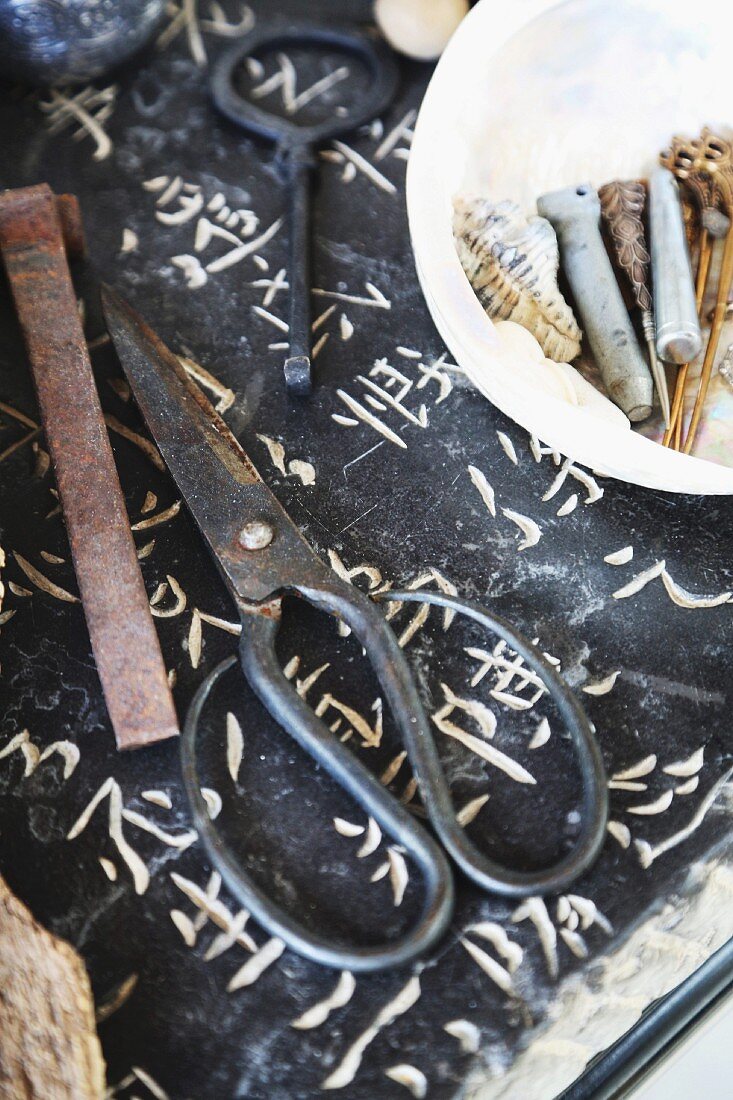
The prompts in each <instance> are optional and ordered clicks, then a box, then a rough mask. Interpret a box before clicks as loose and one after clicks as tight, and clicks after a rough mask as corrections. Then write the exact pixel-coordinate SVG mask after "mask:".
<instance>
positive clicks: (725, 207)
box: [659, 126, 733, 237]
mask: <svg viewBox="0 0 733 1100" xmlns="http://www.w3.org/2000/svg"><path fill="white" fill-rule="evenodd" d="M659 160H660V163H661V164H662V165H663V166H664V167H665V168H669V169H670V171H671V172H673V173H674V175H675V176H676V177H677V179H678V180H682V181H684V183H685V184H686V186H687V187H688V188H689V190H690V191H691V193H692V195H693V197H694V199H695V202H696V204H697V206H698V209H699V210H700V213H701V220H702V224H703V225H704V226H705V228H706V229H707V230H708V231H709V232H710V233H711V234H712V235H713V236H716V237H717V236H724V235H725V233H726V232H727V230H728V223H727V222H723V221H722V219H721V217H720V214H721V213H722V214H723V215H725V216H726V217H727V218H728V219H730V218H731V217H733V147H731V143H730V142H729V141H727V140H726V139H725V138H723V137H721V136H720V135H719V134H715V133H713V131H712V130H711V129H710V128H709V127H707V126H706V127H705V128H704V129H703V131H702V133H701V134H700V137H698V138H689V139H688V138H682V137H679V136H677V137H674V138H673V139H672V142H671V144H670V147H669V148H668V149H665V150H664V152H662V153H661V154H660V157H659Z"/></svg>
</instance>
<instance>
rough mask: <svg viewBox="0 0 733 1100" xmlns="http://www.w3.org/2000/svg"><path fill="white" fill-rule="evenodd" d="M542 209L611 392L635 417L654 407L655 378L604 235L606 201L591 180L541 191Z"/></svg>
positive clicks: (609, 393) (615, 400)
mask: <svg viewBox="0 0 733 1100" xmlns="http://www.w3.org/2000/svg"><path fill="white" fill-rule="evenodd" d="M537 210H538V211H539V213H540V214H541V215H542V217H543V218H547V220H548V221H549V222H550V223H551V224H552V226H553V227H554V229H555V232H556V233H557V238H558V243H559V245H560V258H561V261H562V266H563V270H564V271H565V274H566V276H567V279H568V282H569V283H570V289H571V290H572V292H573V297H574V299H575V305H576V307H577V310H578V313H579V314H580V318H581V322H582V325H583V328H584V329H585V332H586V335H587V337H588V342H589V344H590V347H591V350H592V352H593V355H594V356H595V359H596V362H597V364H598V367H599V369H600V372H601V376H602V378H603V381H604V384H605V386H606V389H607V390H608V396H609V397H610V398H611V400H612V401H614V402H615V404H617V405H618V406H619V408H620V409H622V410H623V412H625V413H626V415H627V416H628V418H629V420H632V421H639V420H645V419H646V418H647V417H648V416H649V414H650V413H651V411H652V376H651V373H650V371H649V367H648V366H647V364H646V360H645V358H644V356H643V354H642V351H641V348H640V347H639V341H638V340H637V337H636V332H635V331H634V326H633V325H632V323H631V318H630V317H629V314H628V311H627V309H626V306H625V304H624V300H623V297H622V295H621V291H620V290H619V286H618V283H617V282H616V276H615V274H614V271H613V268H612V266H611V261H610V260H609V258H608V254H607V252H606V248H605V245H604V243H603V238H602V237H601V204H600V200H599V198H598V195H597V193H596V192H595V190H594V189H593V188H592V187H591V185H590V184H589V183H584V184H581V185H580V186H578V187H566V188H564V189H563V190H562V191H553V192H551V193H549V194H546V195H541V196H540V198H539V199H538V200H537Z"/></svg>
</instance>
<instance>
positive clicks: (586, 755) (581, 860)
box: [380, 590, 608, 898]
mask: <svg viewBox="0 0 733 1100" xmlns="http://www.w3.org/2000/svg"><path fill="white" fill-rule="evenodd" d="M380 599H383V600H397V601H400V602H407V603H429V604H433V605H435V606H437V607H444V608H447V609H449V610H451V611H456V612H458V613H459V614H461V615H466V616H467V617H468V618H471V619H473V620H474V621H475V622H477V623H479V625H480V626H483V627H485V628H486V630H488V631H490V632H491V633H493V634H498V636H499V637H500V638H503V640H504V641H505V642H507V643H508V645H510V646H511V648H512V649H513V650H514V651H515V653H518V654H519V655H520V656H521V657H522V658H523V659H524V661H525V662H526V665H527V667H528V668H529V669H531V670H532V671H534V672H536V673H537V675H538V676H539V678H540V679H541V680H542V682H543V684H544V685H545V687H546V689H547V693H548V695H549V696H550V698H551V699H552V700H553V702H554V703H555V706H556V707H557V709H558V711H559V713H560V716H561V718H562V720H563V723H564V725H565V729H566V730H567V732H568V734H569V735H570V739H571V741H572V743H573V749H574V751H575V754H576V758H577V761H578V765H579V770H580V777H581V784H582V791H583V803H582V812H581V821H580V830H579V833H578V836H577V837H576V839H575V841H574V843H573V845H572V847H571V849H570V850H569V851H568V852H567V853H566V854H565V855H564V856H562V857H561V858H560V859H559V860H558V861H557V862H556V863H555V864H553V865H552V866H550V867H543V868H541V869H539V870H534V871H523V870H520V869H518V868H512V867H506V866H503V865H502V864H499V863H497V862H495V861H494V860H492V859H490V858H489V857H488V856H486V855H485V854H484V853H483V852H481V851H480V850H479V849H478V848H477V846H476V845H475V844H474V843H473V841H472V840H471V839H470V838H469V837H468V836H467V835H466V833H465V831H464V830H463V828H461V826H460V825H459V823H458V821H457V819H456V814H455V810H454V809H453V804H452V801H451V795H450V790H449V787H448V783H447V780H446V778H445V773H444V772H443V769H442V767H441V766H440V759H439V756H438V752H437V749H436V746H435V742H434V740H433V738H432V737H431V736H430V735H427V736H426V735H425V732H424V733H423V736H417V737H415V739H414V743H413V745H412V746H410V745H408V746H407V751H408V756H409V757H410V760H411V763H412V765H413V769H414V771H415V774H416V776H417V780H418V784H419V787H420V791H421V793H422V798H423V802H424V804H425V807H426V809H427V812H428V817H429V818H430V822H431V824H432V826H433V828H434V829H435V831H436V833H437V834H438V837H439V838H440V840H441V842H442V844H443V846H444V848H445V849H446V851H447V852H448V853H449V855H451V856H452V857H453V859H454V861H455V862H456V864H457V865H458V866H459V867H460V868H461V870H462V871H463V872H464V874H466V875H468V877H469V878H470V879H472V880H473V881H474V882H475V883H476V884H477V885H478V886H480V887H481V888H482V889H484V890H486V891H487V892H488V893H491V894H500V895H503V896H504V897H510V898H524V897H530V896H531V895H533V894H540V895H543V894H553V893H556V892H559V891H562V890H565V889H566V888H567V887H568V886H569V885H570V884H571V883H573V882H575V880H576V879H578V878H579V877H580V876H581V875H582V874H583V873H584V872H585V871H586V870H588V868H589V867H590V866H591V864H592V863H593V862H594V861H595V860H596V858H597V856H598V854H599V852H600V850H601V847H602V846H603V843H604V841H605V838H606V824H607V821H608V783H607V780H606V772H605V768H604V766H603V758H602V756H601V750H600V746H599V744H598V741H597V740H596V737H595V734H594V732H593V727H592V726H591V723H590V721H589V719H588V716H587V715H586V713H585V711H584V710H583V708H582V707H581V705H580V703H579V702H578V700H577V699H576V697H575V695H574V694H573V692H572V691H571V690H570V688H569V687H568V685H567V684H566V683H565V681H564V680H563V679H562V677H561V676H560V674H559V673H558V672H557V670H556V669H555V668H554V666H553V665H551V664H550V662H549V661H548V660H547V658H546V657H545V656H544V654H543V653H542V652H541V651H540V650H539V649H538V648H537V646H536V645H534V644H533V643H532V642H530V640H529V639H528V638H527V637H525V636H524V635H523V634H522V633H521V632H520V631H518V630H517V629H516V628H515V627H513V626H512V625H511V623H509V622H507V621H506V619H502V618H500V617H499V616H498V615H494V614H493V613H492V612H490V611H489V610H488V609H487V608H486V607H483V606H482V605H481V604H479V603H476V602H475V601H474V600H464V599H461V598H460V597H458V596H452V595H449V594H446V593H443V592H429V591H425V590H420V591H396V592H392V591H390V592H385V593H384V595H382V596H380Z"/></svg>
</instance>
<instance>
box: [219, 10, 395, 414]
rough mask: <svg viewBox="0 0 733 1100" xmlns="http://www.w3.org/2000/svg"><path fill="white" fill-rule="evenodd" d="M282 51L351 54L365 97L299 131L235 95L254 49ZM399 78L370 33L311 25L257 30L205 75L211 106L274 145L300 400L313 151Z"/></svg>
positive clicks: (374, 104)
mask: <svg viewBox="0 0 733 1100" xmlns="http://www.w3.org/2000/svg"><path fill="white" fill-rule="evenodd" d="M287 46H300V47H302V46H311V47H319V48H324V47H326V48H328V47H331V48H333V49H334V50H339V51H340V52H343V53H346V54H348V55H351V56H352V57H355V58H356V59H357V60H358V61H360V62H361V63H362V64H363V65H364V66H366V68H367V70H368V73H369V79H370V84H369V88H368V90H367V92H366V94H365V95H364V97H363V98H362V99H361V100H360V101H359V102H358V103H355V104H353V105H352V106H350V107H344V108H343V112H342V113H339V114H336V113H330V114H329V116H328V117H327V118H325V119H324V120H323V121H321V122H318V123H315V124H309V125H303V126H301V125H299V124H298V123H297V122H295V121H291V120H290V119H288V118H284V117H281V116H280V115H276V114H274V113H272V112H269V111H265V110H263V109H262V107H259V106H258V105H257V104H256V103H253V102H252V100H250V99H246V98H245V97H244V96H242V95H240V94H239V92H238V91H237V89H236V87H235V76H236V73H237V70H238V69H239V67H240V65H241V63H242V62H243V61H244V59H245V58H247V57H252V56H254V55H255V54H256V53H257V52H258V51H259V52H263V51H264V50H272V49H279V48H282V47H287ZM397 79H398V70H397V66H396V65H395V62H394V58H393V56H392V54H391V52H390V49H389V47H388V46H387V44H386V42H384V41H383V40H382V39H380V38H379V37H378V36H377V35H376V34H374V33H372V32H370V31H364V32H359V31H356V30H354V29H353V28H348V29H346V28H339V27H318V26H314V25H313V24H312V23H305V24H285V25H280V26H278V25H277V24H275V25H272V24H270V25H269V26H267V25H263V26H258V27H256V28H255V29H254V30H253V31H251V32H250V33H249V34H247V35H245V36H244V37H243V38H241V39H240V40H239V41H238V42H237V44H236V46H234V47H233V48H232V49H231V50H228V51H227V52H226V53H224V54H223V55H222V57H221V58H220V59H219V60H218V61H217V63H216V65H215V66H214V70H213V73H212V77H211V94H212V96H213V99H214V103H215V104H216V106H217V107H218V108H219V110H220V111H221V112H222V113H223V114H224V115H226V117H227V118H229V119H231V121H232V122H235V123H236V124H237V125H238V126H241V127H242V128H243V129H245V130H249V132H250V133H252V134H256V135H257V136H259V137H263V138H266V139H267V140H268V141H271V142H274V143H275V145H276V147H277V152H278V158H279V161H280V167H281V173H282V177H283V180H284V182H285V184H286V185H287V188H288V191H289V193H290V264H289V267H288V282H289V285H290V323H289V341H290V348H289V351H288V358H287V359H286V360H285V367H284V371H285V384H286V386H287V388H288V390H289V392H290V393H293V394H297V395H299V396H306V395H307V394H309V393H310V392H311V388H312V377H311V360H310V337H311V320H310V290H311V279H310V273H311V272H310V233H309V228H308V220H309V207H310V186H311V174H312V172H313V171H314V169H315V166H316V163H317V161H316V149H317V147H318V146H319V145H322V144H323V143H324V142H325V141H330V140H331V139H332V138H335V137H339V136H340V135H341V134H345V133H348V132H349V131H350V130H355V129H356V128H357V127H358V126H361V125H362V124H363V123H365V122H369V120H370V119H373V118H375V117H376V116H377V115H378V114H380V112H381V111H383V110H384V108H385V107H386V106H387V105H388V104H389V102H390V101H391V99H392V98H393V96H394V94H395V90H396V87H397Z"/></svg>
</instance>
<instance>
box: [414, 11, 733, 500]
mask: <svg viewBox="0 0 733 1100" xmlns="http://www.w3.org/2000/svg"><path fill="white" fill-rule="evenodd" d="M502 9H508V10H502ZM732 42H733V5H731V6H728V5H725V6H724V5H721V4H720V3H719V0H697V2H696V3H695V4H694V5H691V4H690V3H689V0H685V2H681V0H569V2H566V3H561V4H557V3H553V2H551V0H515V2H514V3H513V4H512V5H501V6H500V5H497V4H496V3H494V0H481V2H480V3H479V4H478V5H477V6H476V7H475V8H474V9H473V11H472V12H471V13H470V15H469V16H468V17H467V18H466V19H465V20H464V22H463V23H462V24H461V26H460V27H459V30H458V32H457V33H456V35H455V36H454V38H453V39H452V41H451V43H450V44H449V46H448V48H447V50H446V52H445V53H444V55H443V57H442V59H441V61H440V63H439V65H438V68H437V69H436V72H435V75H434V77H433V80H432V82H431V85H430V87H429V89H428V92H427V94H426V97H425V100H424V103H423V107H422V109H421V112H420V117H419V119H418V124H417V128H416V134H415V141H414V143H413V150H412V155H411V159H410V165H409V171H408V213H409V216H410V226H411V232H412V238H413V245H414V248H415V256H416V262H417V267H418V273H419V276H420V279H421V282H422V285H423V289H424V291H425V294H426V298H427V301H428V304H429V306H430V308H431V311H432V313H433V317H434V319H435V321H436V324H437V325H438V328H439V329H440V331H441V334H442V335H443V337H444V339H445V340H446V342H447V343H448V345H449V347H450V349H451V351H452V352H453V354H454V355H455V356H456V359H457V360H458V362H459V363H460V364H461V365H462V366H463V367H464V369H466V371H467V373H468V374H469V375H470V376H471V377H472V379H473V380H474V382H475V383H476V384H477V385H478V386H479V388H480V389H481V390H482V391H483V392H484V393H485V394H486V395H487V396H488V397H489V398H490V399H491V400H492V401H494V402H495V403H496V404H498V405H499V406H500V407H501V408H502V409H503V410H504V411H505V412H507V413H508V414H509V415H510V416H512V417H513V418H514V419H515V420H517V421H518V422H520V423H522V424H523V425H524V426H525V427H526V428H528V430H530V431H531V432H533V433H534V434H536V435H537V436H539V438H541V439H542V440H543V441H545V442H547V443H550V444H552V445H553V446H556V447H557V448H558V449H559V450H561V451H563V453H565V454H569V455H571V456H572V457H573V458H576V459H577V460H578V461H582V462H585V463H587V464H589V465H591V466H592V467H593V468H594V469H596V470H597V471H599V472H601V473H608V474H610V475H612V476H615V477H620V478H622V479H624V480H629V481H634V482H638V483H640V484H646V485H651V486H653V487H656V488H662V489H667V490H671V491H678V492H698V493H699V492H713V493H728V492H733V468H731V467H733V439H730V440H729V438H728V437H733V431H731V428H733V390H731V389H730V387H728V386H727V385H726V383H724V382H723V381H722V380H720V379H717V378H716V379H715V381H714V384H713V386H712V388H711V395H710V399H709V404H708V415H707V416H706V424H705V429H704V431H703V433H702V435H701V437H700V439H699V442H698V446H697V448H696V450H697V453H698V454H699V455H702V456H703V457H702V458H700V457H698V458H692V457H689V456H686V455H680V454H677V453H675V452H671V451H668V450H666V449H664V448H662V447H660V446H659V445H658V444H657V443H656V442H654V441H653V437H654V436H655V435H658V434H659V427H660V425H659V423H656V424H650V425H647V426H646V427H645V428H644V431H645V432H646V433H647V434H649V435H650V436H651V437H652V438H645V437H644V435H642V434H639V433H638V432H636V431H634V432H625V431H624V430H623V429H619V428H616V427H614V426H613V425H609V426H608V427H606V426H605V425H603V426H602V427H599V425H598V423H597V422H595V423H592V424H591V425H589V424H588V423H587V421H588V414H586V413H584V412H583V411H582V410H578V409H574V408H572V407H569V406H567V407H563V404H564V403H562V402H560V401H558V400H556V399H554V398H549V397H547V396H540V395H534V394H532V393H531V392H529V393H528V392H527V387H526V386H524V387H523V385H522V382H521V371H520V370H518V369H517V367H518V364H516V363H514V364H513V363H512V362H511V360H509V359H507V357H506V354H505V353H503V352H502V351H501V349H500V345H499V342H498V340H497V338H496V334H495V333H494V331H493V325H492V323H491V321H490V320H489V319H488V317H486V315H485V314H484V312H483V310H482V309H481V307H480V305H479V303H478V301H477V300H476V298H475V296H474V295H473V291H472V290H471V288H470V285H469V284H468V280H467V279H466V278H465V276H464V275H463V271H462V269H461V267H460V263H459V261H458V258H457V255H456V253H455V247H454V244H453V240H452V225H451V223H452V213H453V199H454V197H456V196H457V195H460V194H480V195H484V196H488V197H490V198H492V199H495V200H500V199H506V198H510V199H513V200H514V201H516V202H518V203H519V204H520V205H521V206H522V208H523V209H524V211H525V213H527V214H533V213H536V198H537V196H538V195H540V194H542V193H543V192H545V191H551V190H555V189H557V188H560V187H565V186H568V185H571V184H577V183H581V182H585V181H590V182H591V183H593V184H594V186H600V185H601V184H602V183H604V182H606V181H607V180H610V179H619V178H628V179H632V178H637V177H640V176H644V175H645V174H646V173H647V172H648V170H649V169H650V168H651V167H652V166H653V165H654V164H655V163H656V159H657V154H658V152H659V151H660V150H661V149H662V148H664V146H665V145H666V144H667V143H668V142H669V139H670V138H671V136H672V135H673V134H675V133H683V134H684V133H686V134H690V135H694V134H696V133H698V132H699V130H700V129H701V127H702V126H703V125H709V126H712V127H713V128H715V129H718V130H720V131H721V132H723V133H724V134H726V135H728V136H730V133H731V130H730V123H731V122H733V81H732V80H731V79H730V75H729V74H730V49H731V43H732ZM732 340H733V324H730V323H728V324H727V325H726V329H724V331H723V334H722V337H721V342H720V352H719V357H720V356H722V353H723V351H724V349H725V348H726V347H727V346H728V344H729V343H731V341H732ZM707 459H712V460H713V461H707Z"/></svg>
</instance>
